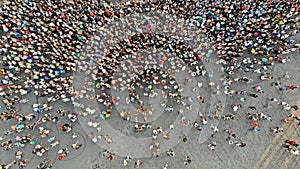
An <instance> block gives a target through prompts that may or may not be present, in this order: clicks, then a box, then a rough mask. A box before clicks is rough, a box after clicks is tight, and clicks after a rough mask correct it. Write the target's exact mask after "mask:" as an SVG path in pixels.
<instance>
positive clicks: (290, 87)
mask: <svg viewBox="0 0 300 169" xmlns="http://www.w3.org/2000/svg"><path fill="white" fill-rule="evenodd" d="M287 87H288V88H289V89H291V90H294V89H297V88H298V86H287Z"/></svg>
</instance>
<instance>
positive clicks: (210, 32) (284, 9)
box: [0, 0, 300, 168]
mask: <svg viewBox="0 0 300 169" xmlns="http://www.w3.org/2000/svg"><path fill="white" fill-rule="evenodd" d="M1 3H2V6H1V7H0V13H1V15H0V24H1V40H0V42H1V43H0V53H1V64H2V68H1V69H0V74H1V75H2V77H1V86H0V96H1V97H2V98H3V99H2V101H3V104H4V106H5V109H6V110H5V111H3V112H1V120H2V121H5V122H6V121H13V122H15V124H13V125H12V126H11V130H9V131H6V132H5V133H4V136H3V137H2V136H1V139H3V140H4V141H3V142H2V143H1V146H2V147H3V148H4V149H5V150H9V149H11V148H12V146H14V145H15V146H17V147H21V148H22V147H24V145H25V144H26V143H30V144H31V143H33V145H34V150H33V151H32V153H34V154H36V155H37V156H43V154H44V153H45V152H47V151H48V150H49V148H51V145H52V146H55V145H57V144H59V143H58V142H56V140H55V137H54V136H53V135H52V134H51V130H49V129H47V128H45V127H41V125H42V124H44V123H59V119H60V118H62V117H66V118H68V119H69V120H70V123H65V124H60V125H58V126H59V129H60V130H61V131H62V132H67V133H69V132H71V131H72V125H71V124H72V123H74V122H76V121H77V115H82V116H86V115H87V114H92V115H93V114H95V113H96V112H97V110H96V109H95V108H91V107H87V106H84V105H82V104H80V103H79V102H80V101H78V100H80V99H82V98H87V99H91V100H93V99H96V100H97V101H98V103H99V104H100V105H101V106H102V108H103V110H102V112H101V114H99V116H100V117H101V118H102V119H108V118H109V117H110V115H111V113H114V109H113V107H114V106H115V105H119V104H120V102H121V101H122V98H121V96H116V95H113V94H112V93H111V92H110V91H111V90H112V89H114V90H115V91H119V92H122V91H129V97H128V98H126V103H125V104H134V105H137V107H138V109H137V110H136V112H126V114H124V113H123V114H122V116H123V118H124V119H126V120H128V121H132V122H133V124H134V125H133V126H135V125H136V124H137V123H140V121H141V120H140V118H141V119H142V121H143V122H144V123H147V122H148V120H149V118H151V115H152V114H153V113H155V109H154V108H153V107H147V106H146V104H145V102H144V100H145V98H147V97H156V96H157V95H158V93H156V91H155V89H156V88H159V89H162V90H163V91H164V92H163V93H161V94H162V96H163V98H165V99H169V100H173V101H174V105H172V104H170V103H171V102H169V104H166V103H161V105H162V106H163V107H164V110H165V111H166V112H175V111H173V110H174V107H175V105H176V104H177V105H182V106H184V107H186V108H187V110H192V104H191V102H194V101H195V100H192V98H191V97H188V96H183V95H182V94H181V91H182V86H184V85H185V83H188V82H192V81H193V80H192V77H196V76H199V77H206V76H208V77H210V76H213V74H214V73H215V72H209V71H208V70H206V68H205V66H204V65H203V64H202V62H203V61H204V62H206V61H208V62H209V61H210V52H209V53H207V52H206V50H207V49H208V48H209V47H210V46H212V49H213V50H214V51H215V52H216V53H217V55H218V57H219V60H218V61H217V62H218V63H221V64H222V65H223V67H222V70H223V71H225V72H226V73H227V74H226V76H225V77H223V78H222V79H220V86H222V87H223V88H224V90H225V93H226V94H228V95H229V96H236V95H238V96H242V98H241V102H242V103H243V102H245V101H246V100H247V99H248V98H250V97H253V98H257V97H260V95H261V94H262V93H263V90H262V89H261V87H260V86H254V88H253V92H252V93H249V94H248V93H246V92H244V91H234V90H233V89H231V88H230V86H231V85H232V83H234V82H246V83H251V82H252V81H253V80H252V79H249V78H248V77H246V76H245V77H243V78H240V79H234V78H233V77H232V75H234V74H235V73H236V72H239V71H242V72H244V73H247V72H255V73H258V74H259V75H260V79H261V80H270V81H271V80H272V79H273V73H272V72H271V71H270V70H268V67H269V66H272V65H274V64H283V63H286V62H289V61H290V60H291V58H290V57H287V56H285V55H284V54H288V53H291V52H300V43H299V42H297V41H295V40H292V39H291V37H292V36H293V35H295V34H297V33H299V32H300V18H299V5H300V4H299V1H297V0H288V1H267V0H262V1H254V0H244V1H242V0H240V1H235V0H234V1H230V0H229V1H228V0H219V1H214V0H203V1H197V0H192V1H173V0H152V1H149V2H130V1H128V2H120V3H118V2H115V3H110V2H105V1H97V0H87V1H79V0H76V1H69V0H54V1H29V0H25V1H21V0H9V1H8V0H6V1H3V2H1ZM155 12H157V13H162V15H165V16H167V17H168V16H176V17H177V18H178V19H179V20H178V21H176V22H175V23H172V22H166V23H162V25H159V24H158V25H156V26H155V25H153V24H152V23H151V22H150V21H148V20H147V19H145V20H146V21H145V22H144V20H142V19H140V18H143V17H138V16H139V15H146V14H147V13H155ZM133 15H134V16H133ZM150 16H151V15H150ZM133 18H138V19H140V21H139V20H134V19H133ZM119 19H120V20H119ZM156 19H157V18H156ZM158 19H160V18H158ZM170 20H171V19H170ZM114 22H120V23H122V24H124V25H135V28H136V30H141V32H139V33H136V32H134V31H132V32H128V31H127V30H126V27H125V28H122V27H121V28H120V25H118V26H117V27H113V26H112V27H110V26H106V25H109V24H113V23H114ZM171 23H172V25H171ZM182 23H191V24H192V25H194V26H195V27H196V28H197V30H200V32H201V36H195V38H201V39H202V41H203V40H204V39H207V40H208V41H209V43H207V42H206V43H205V42H203V44H200V46H199V44H185V43H184V41H183V40H180V39H176V38H172V37H173V36H174V37H177V36H176V35H179V34H180V35H182V34H184V33H183V32H184V31H189V29H188V28H185V27H183V26H182ZM151 24H152V25H151ZM186 25H188V24H186ZM186 25H185V26H186ZM191 27H192V26H191ZM132 30H135V29H132ZM155 31H158V32H155ZM99 32H100V33H99ZM163 33H166V35H165V34H163ZM187 36H193V34H190V35H187ZM197 40H198V41H197V42H200V39H197ZM87 43H88V44H87ZM205 47H206V48H207V49H206V48H205ZM91 52H93V54H92V55H91V54H90V53H91ZM142 52H144V53H142ZM174 55H176V57H174ZM126 61H127V62H126ZM185 65H187V66H188V68H187V67H186V66H185ZM179 71H188V73H189V75H190V77H187V78H186V82H184V83H183V84H180V83H177V81H176V77H174V74H176V73H178V72H179ZM73 72H77V73H81V72H83V73H84V74H85V75H86V76H87V77H86V78H83V79H84V84H85V85H84V86H82V88H80V89H79V90H76V89H74V86H73V84H74V80H77V79H74V76H73ZM116 76H119V77H118V78H115V77H116ZM283 78H288V74H286V75H283ZM92 81H95V83H92ZM93 84H95V86H93ZM273 85H274V86H275V87H278V89H279V90H280V91H286V90H297V87H298V86H297V84H291V85H288V86H282V85H280V84H279V83H277V82H275V83H274V82H273ZM201 86H202V83H198V87H199V88H201ZM220 86H218V87H220ZM194 90H195V91H197V90H199V89H197V88H195V89H194ZM93 92H95V93H96V95H95V96H93V95H91V93H93ZM30 93H33V94H34V95H36V96H37V97H43V98H46V99H47V101H48V104H42V105H40V104H33V105H32V108H33V112H31V113H29V112H26V113H27V114H26V113H24V112H22V110H17V109H16V104H18V103H21V104H22V103H25V104H26V103H27V101H28V100H26V99H25V96H26V95H27V94H30ZM195 93H196V92H195ZM198 98H199V100H197V101H199V104H202V103H204V100H205V99H206V98H204V96H198ZM185 99H186V100H188V101H185ZM57 100H60V101H62V102H69V103H70V104H74V106H75V107H79V108H81V110H82V112H81V113H80V114H76V113H73V112H67V111H65V110H59V112H58V114H59V115H60V117H59V116H56V115H55V113H53V110H52V109H53V107H52V106H50V104H52V103H54V102H55V101H57ZM242 103H241V104H242ZM241 104H234V105H232V109H233V110H234V111H238V110H239V109H240V108H241V107H242V105H241ZM282 106H283V108H284V109H285V110H290V109H291V108H292V107H291V106H289V105H288V104H287V103H282ZM293 108H294V109H295V106H294V107H293ZM23 114H25V115H23ZM41 114H43V115H41ZM179 114H180V115H181V117H182V122H183V123H185V124H187V125H194V126H195V128H197V130H199V131H200V132H201V130H202V126H203V125H206V124H207V119H208V118H209V117H206V116H202V115H200V116H199V120H200V121H201V122H195V123H189V122H188V121H187V120H185V116H184V112H182V111H180V110H179ZM96 117H98V116H96ZM246 117H247V119H249V120H251V121H252V123H251V125H252V127H253V128H251V129H252V130H254V131H259V130H260V128H259V125H258V123H259V121H257V120H266V121H271V119H272V118H271V117H269V116H267V115H265V114H263V113H257V112H256V111H254V112H250V113H248V114H246ZM37 118H38V119H37ZM217 118H218V117H217ZM234 118H235V117H234V116H233V115H228V116H224V117H222V119H224V120H234ZM36 119H37V120H36ZM35 120H36V121H35ZM95 120H96V119H95ZM292 120H299V118H292ZM25 121H26V123H25ZM27 121H29V123H28V122H27ZM89 126H91V127H92V126H95V128H97V131H99V132H101V129H100V128H99V126H98V125H97V123H95V125H94V123H91V125H89ZM37 129H39V133H40V137H42V138H48V139H49V140H48V142H49V145H47V146H45V145H40V144H39V143H38V141H37V140H36V138H35V137H34V136H26V135H24V136H22V133H23V132H24V131H25V130H37ZM140 129H142V128H140V127H139V126H138V127H137V130H140ZM211 129H212V135H211V137H212V138H214V136H215V134H216V133H217V132H218V128H217V126H211ZM272 130H273V131H274V132H275V133H276V132H279V131H281V129H280V128H272ZM12 132H15V133H17V134H18V135H20V136H18V138H16V139H15V140H7V139H6V136H9V135H10V134H11V133H12ZM226 133H228V134H229V135H230V137H229V138H228V139H227V141H228V142H229V143H230V144H232V143H235V145H236V146H238V147H244V146H246V143H244V142H239V141H232V140H234V139H235V138H234V137H233V136H232V132H230V131H227V130H226ZM89 136H90V137H91V138H96V137H95V136H92V134H91V135H89ZM154 136H155V134H154ZM165 138H168V136H166V137H165ZM154 140H155V139H154ZM150 146H151V145H150ZM159 146H160V145H159V143H158V142H154V143H153V144H152V149H151V150H152V153H153V156H159V154H160V152H159V149H160V147H159ZM208 146H209V148H210V149H211V150H215V148H216V147H217V145H216V142H212V143H211V144H209V145H208ZM73 147H74V148H75V149H79V148H80V147H81V145H80V144H78V145H77V144H75V143H74V145H73ZM167 153H168V154H173V153H172V152H167ZM58 154H59V155H58V158H59V159H60V160H61V159H63V158H64V157H66V156H67V155H68V154H69V150H68V148H63V149H61V150H59V153H58ZM295 154H297V153H295ZM298 154H299V153H298ZM16 156H17V157H16V161H13V162H12V163H11V164H7V165H3V166H2V168H9V167H10V166H12V165H14V164H18V165H19V168H23V167H24V166H26V163H27V162H26V160H24V159H22V158H21V157H22V153H21V151H20V152H19V153H17V154H16ZM126 162H129V158H128V159H127V161H126ZM140 163H142V162H140ZM140 163H139V164H136V165H137V166H138V165H141V164H140ZM190 163H191V158H190V157H189V156H186V157H185V158H184V164H186V165H188V164H190ZM47 165H48V163H47ZM47 165H46V164H45V166H47ZM40 168H41V167H40ZM44 168H45V167H44ZM48 168H49V167H48Z"/></svg>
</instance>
